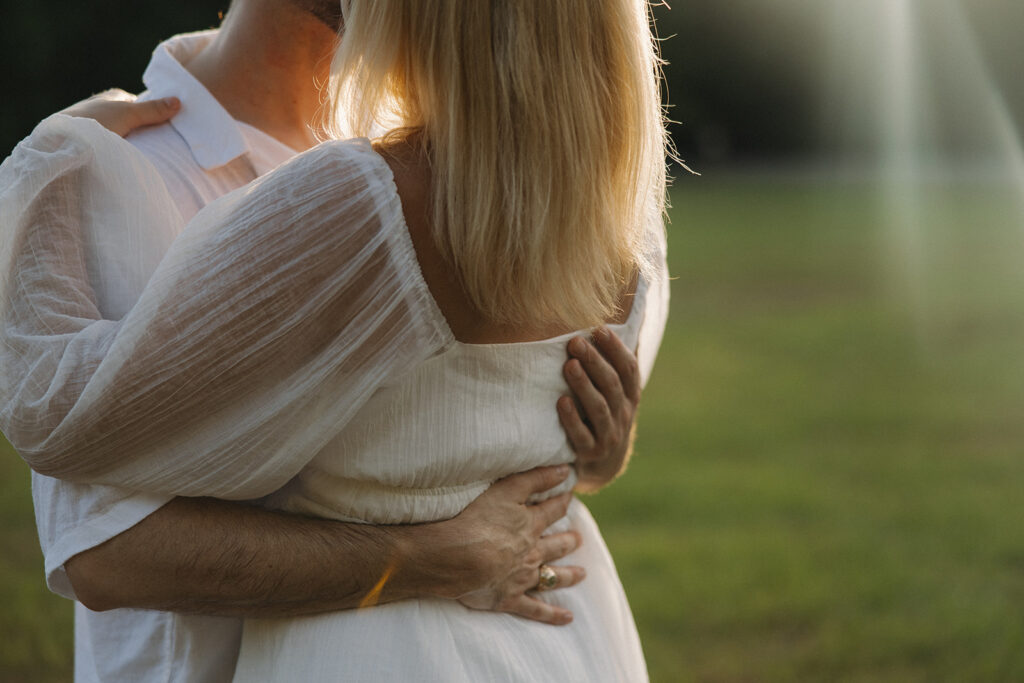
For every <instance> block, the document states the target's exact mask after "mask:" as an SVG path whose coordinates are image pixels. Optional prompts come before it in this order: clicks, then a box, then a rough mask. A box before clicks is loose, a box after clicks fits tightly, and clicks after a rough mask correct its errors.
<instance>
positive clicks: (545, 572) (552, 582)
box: [537, 564, 558, 591]
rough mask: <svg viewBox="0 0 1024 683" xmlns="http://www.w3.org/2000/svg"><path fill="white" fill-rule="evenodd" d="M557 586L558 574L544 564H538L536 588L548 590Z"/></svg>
mask: <svg viewBox="0 0 1024 683" xmlns="http://www.w3.org/2000/svg"><path fill="white" fill-rule="evenodd" d="M552 588H558V574H556V573H555V570H554V569H552V568H551V567H549V566H547V565H546V564H542V565H541V566H540V578H539V579H538V580H537V590H539V591H549V590H551V589H552Z"/></svg>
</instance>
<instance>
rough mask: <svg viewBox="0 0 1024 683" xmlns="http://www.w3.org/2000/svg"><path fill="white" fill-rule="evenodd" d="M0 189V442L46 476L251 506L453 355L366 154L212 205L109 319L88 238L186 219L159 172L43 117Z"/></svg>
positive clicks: (360, 145)
mask: <svg viewBox="0 0 1024 683" xmlns="http://www.w3.org/2000/svg"><path fill="white" fill-rule="evenodd" d="M0 188H2V189H0V211H2V213H0V222H2V224H0V259H2V260H0V267H2V268H3V270H2V280H0V315H2V324H3V328H2V332H0V392H2V394H0V428H2V430H3V432H4V434H5V435H6V436H7V438H8V439H9V440H10V442H11V443H12V445H14V447H15V449H16V450H17V451H18V452H19V454H21V456H22V457H23V458H24V459H25V460H26V461H27V462H28V463H29V465H31V466H32V467H33V469H35V470H36V471H38V472H40V473H42V474H46V475H50V476H56V477H60V478H63V479H68V480H72V481H80V482H89V483H103V484H112V485H118V486H124V487H128V488H133V489H139V490H147V491H153V492H160V493H170V494H175V495H211V496H217V497H221V498H253V497H258V496H261V495H264V494H266V493H269V492H270V491H273V490H276V489H277V488H279V487H280V486H281V485H283V484H284V483H285V482H286V481H288V480H289V479H290V478H291V477H292V476H294V475H295V474H296V473H297V472H298V471H299V470H300V469H301V468H302V467H303V466H304V465H305V464H306V463H308V462H309V461H310V460H311V459H312V458H313V456H314V455H315V454H316V453H317V451H318V450H319V449H320V448H322V447H323V445H324V444H326V443H327V442H328V441H329V440H330V439H331V438H332V436H333V435H335V434H336V433H337V432H338V431H339V430H340V428H341V427H342V426H344V424H345V423H346V421H347V420H348V419H350V418H351V416H352V415H353V414H354V413H355V412H356V411H357V410H358V409H359V407H360V406H362V405H363V403H365V401H366V400H367V399H368V398H369V397H370V395H371V394H372V393H373V392H374V391H375V389H377V388H378V387H380V386H382V385H385V384H387V383H388V382H389V381H391V380H392V379H394V378H396V377H398V376H400V375H401V374H402V373H404V372H406V371H408V370H410V369H411V368H413V367H415V366H416V365H417V364H419V363H420V362H422V361H423V360H425V359H426V358H429V357H430V356H432V355H434V354H436V353H438V352H439V351H441V350H442V349H443V348H444V347H445V346H446V345H447V344H448V343H450V342H451V341H452V340H451V337H450V334H451V333H450V331H449V330H448V328H447V326H446V325H445V324H444V321H443V318H441V317H440V313H439V312H438V311H437V310H436V305H435V304H434V302H433V299H431V298H430V295H429V291H428V290H427V288H426V286H425V284H424V283H423V280H422V276H421V275H420V273H419V267H418V264H417V262H416V258H415V253H414V251H413V248H412V243H411V241H410V240H409V237H408V233H407V232H406V229H405V223H404V219H403V218H402V213H401V205H400V203H399V200H398V197H397V194H396V193H395V191H394V185H393V181H392V179H391V175H390V170H389V169H388V168H387V166H386V164H385V163H384V162H383V160H382V159H380V157H378V156H377V155H376V154H375V153H374V152H373V151H372V149H371V148H370V146H369V143H368V142H367V141H365V140H355V141H347V142H331V143H326V144H324V145H321V146H319V147H317V148H315V149H314V150H311V151H310V152H308V153H306V154H303V155H301V156H299V157H297V158H296V159H295V160H293V161H292V162H289V163H288V164H285V165H284V166H282V167H281V168H279V169H277V170H276V171H274V172H273V173H271V174H268V175H267V176H264V177H263V178H262V179H260V180H258V181H256V182H255V183H253V184H252V185H249V186H247V187H245V188H242V189H241V190H238V191H237V192H234V193H232V194H230V195H228V196H226V197H224V198H222V199H220V200H218V201H217V202H214V203H213V204H211V205H210V206H208V207H207V208H206V209H204V210H203V211H202V212H200V213H199V214H198V215H197V216H196V217H195V218H194V219H193V220H192V221H191V222H190V223H189V225H188V226H186V227H185V229H184V232H183V233H182V234H181V235H180V236H179V237H178V238H177V239H176V240H175V242H174V244H173V245H172V246H171V249H170V251H169V252H168V253H167V255H166V256H165V257H164V259H163V260H162V261H161V262H160V265H159V266H158V267H157V269H156V272H155V274H154V275H153V277H152V279H151V280H150V281H149V283H148V284H147V286H146V288H145V290H144V291H143V293H142V295H141V297H140V298H139V300H138V302H137V303H136V304H135V306H134V307H133V308H132V309H131V310H130V311H129V312H128V314H127V315H125V316H124V317H123V318H122V319H120V320H105V319H104V318H103V315H102V314H101V311H100V310H99V309H98V308H97V305H96V302H95V296H94V295H93V292H92V289H91V286H90V273H89V270H90V268H89V263H88V258H87V253H88V249H87V248H86V245H85V240H86V239H87V236H88V234H89V232H90V231H91V230H102V229H104V226H105V225H112V224H114V223H116V222H128V223H129V224H131V225H132V226H133V228H134V229H136V230H146V229H149V228H151V227H152V226H154V225H155V224H156V223H157V222H159V221H173V220H178V221H180V218H178V215H177V211H176V210H174V207H173V204H172V203H171V200H170V198H169V196H167V193H166V191H165V190H164V189H163V183H162V181H161V180H160V178H159V176H158V175H157V174H156V171H155V169H153V168H152V167H151V166H149V164H148V162H147V161H146V160H145V158H143V157H142V156H141V155H140V154H139V153H138V152H137V151H136V150H135V149H134V148H132V147H131V146H130V145H129V144H127V143H125V142H124V141H123V140H121V139H120V138H117V137H116V136H113V135H112V134H110V133H108V132H107V131H105V130H103V129H102V128H101V127H100V126H99V125H98V124H96V123H95V122H93V121H90V120H85V119H72V118H69V117H66V116H55V117H51V119H48V120H47V121H45V122H44V123H43V124H40V126H39V127H38V128H37V129H36V131H35V132H34V133H33V134H32V135H31V136H30V137H29V138H27V139H26V140H25V141H23V142H22V143H21V144H20V145H19V146H18V148H17V149H16V150H15V152H14V153H13V154H12V156H11V157H10V158H9V159H8V160H7V161H6V162H5V163H4V165H3V167H0Z"/></svg>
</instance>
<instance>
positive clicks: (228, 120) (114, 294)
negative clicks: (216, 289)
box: [32, 31, 296, 683]
mask: <svg viewBox="0 0 1024 683" xmlns="http://www.w3.org/2000/svg"><path fill="white" fill-rule="evenodd" d="M216 33H217V32H216V31H203V32H199V33H192V34H186V35H180V36H175V37H173V38H171V39H169V40H167V41H164V42H163V43H161V44H160V45H158V46H157V48H156V49H155V50H154V51H153V56H152V59H151V61H150V64H149V66H148V67H147V68H146V71H145V73H144V74H143V76H142V81H143V83H145V85H146V88H147V89H148V91H149V92H148V93H146V94H144V95H143V96H142V98H147V97H153V96H171V95H173V96H177V97H178V98H179V99H180V100H181V103H182V113H183V114H184V112H186V111H187V112H188V113H189V115H188V116H177V117H175V118H174V119H173V120H172V121H171V122H170V123H166V124H163V125H159V126H148V127H146V128H143V129H140V130H138V131H135V132H133V133H132V134H131V135H129V136H128V137H127V138H126V139H127V140H128V142H130V143H131V145H132V146H133V147H135V148H136V149H138V150H139V151H140V152H142V154H143V155H144V156H145V157H146V159H147V160H148V161H150V162H151V163H152V164H153V167H154V168H155V169H156V170H157V172H158V173H159V174H160V177H161V178H162V179H163V181H164V184H165V185H166V187H167V191H168V193H169V194H170V196H171V200H172V202H173V203H174V205H175V207H176V208H177V209H178V213H179V214H181V217H182V218H183V219H184V220H189V219H191V218H192V217H193V216H194V215H195V214H196V213H198V212H199V210H200V209H202V207H203V206H205V205H206V204H208V203H210V202H211V201H213V200H214V199H217V198H219V197H222V196H223V195H225V194H227V193H228V192H231V191H232V190H236V189H238V188H240V187H242V186H244V185H247V184H248V183H250V182H252V181H253V180H255V179H256V177H258V176H259V175H262V174H263V173H266V172H267V171H269V170H271V169H273V168H276V167H277V166H279V165H281V164H282V163H284V162H285V161H287V160H288V159H290V158H291V157H293V156H295V154H296V152H295V151H294V150H292V149H290V148H289V147H287V146H286V145H284V144H282V143H281V142H280V141H278V140H275V139H274V138H272V137H271V136H269V135H267V134H266V133H263V132H262V131H259V130H257V129H255V128H253V127H251V126H248V125H246V124H245V123H242V122H240V121H237V120H235V119H234V118H232V116H231V115H230V114H229V113H228V112H227V110H225V109H224V107H222V106H221V105H220V103H219V102H218V101H217V99H216V98H215V97H214V96H213V95H212V94H211V93H210V92H209V91H208V90H206V88H204V87H203V86H202V84H200V83H199V82H198V81H197V80H196V79H195V77H193V76H192V75H191V74H190V73H189V72H188V70H187V69H186V68H185V67H184V66H183V64H187V63H188V62H189V61H191V60H192V59H194V58H195V56H196V55H197V54H199V53H200V52H201V51H202V50H203V49H205V48H206V47H207V46H208V45H209V44H210V43H211V42H212V41H213V40H214V38H215V37H216ZM225 143H230V144H225ZM211 150H213V151H215V152H216V153H215V154H211ZM147 225H148V227H151V228H153V229H152V230H145V229H143V230H136V231H133V232H132V233H129V234H127V235H125V234H114V233H113V231H111V230H103V231H101V230H92V231H91V233H90V234H91V235H92V236H93V237H94V238H95V239H94V240H93V241H90V242H89V243H88V244H87V249H88V252H89V255H90V256H89V259H90V260H89V264H90V273H91V274H96V273H104V274H111V273H117V274H119V275H118V277H110V276H109V275H108V276H107V277H104V278H102V282H106V283H107V284H108V286H107V287H105V288H104V287H99V286H97V284H96V283H94V285H93V290H94V293H95V295H96V302H97V305H98V308H99V309H100V310H103V311H108V312H109V314H110V315H112V316H113V317H114V318H115V319H120V318H121V317H123V316H124V315H125V314H126V313H127V312H128V310H129V309H130V308H131V307H132V306H133V305H134V303H135V301H136V300H138V297H139V295H140V294H141V293H142V291H143V288H144V286H145V284H146V282H148V281H149V278H150V277H151V276H152V274H153V271H154V270H155V269H156V266H157V265H158V264H159V262H160V260H161V259H162V257H163V255H164V254H165V253H166V252H167V249H168V248H169V247H170V245H171V243H173V241H174V238H175V237H177V234H178V233H177V232H174V233H159V232H157V231H156V230H157V228H161V227H162V228H173V229H182V228H184V224H180V225H177V224H174V223H173V222H162V223H161V224H159V225H158V224H155V223H149V224H147ZM136 286H137V287H136ZM170 499H171V496H168V495H163V494H153V493H145V492H138V491H132V490H130V489H123V488H118V487H113V486H102V485H98V484H77V483H74V482H68V481H63V480H60V479H54V478H52V477H46V476H43V475H41V474H38V473H36V472H33V473H32V500H33V506H34V508H35V517H36V526H37V529H38V533H39V545H40V548H41V549H42V551H43V558H44V568H45V572H46V583H47V585H48V586H49V587H50V590H52V591H54V592H55V593H58V594H59V595H63V596H65V597H68V598H72V599H74V598H75V597H76V596H75V594H74V589H73V587H72V585H71V582H70V581H69V580H68V576H67V574H66V572H65V570H64V564H65V562H67V561H68V560H69V559H70V558H72V557H74V556H75V555H78V554H79V553H81V552H83V551H86V550H88V549H90V548H94V547H96V546H98V545H100V544H102V543H104V542H106V541H108V540H110V539H111V538H113V537H115V536H117V535H119V534H121V533H122V532H124V531H125V530H127V529H130V528H131V527H133V526H135V525H136V524H137V523H139V521H141V520H143V519H145V518H146V517H148V516H149V515H150V514H153V512H155V511H156V510H158V509H159V508H160V507H162V506H163V505H164V504H165V503H166V502H167V501H168V500H170ZM241 638H242V620H241V619H234V618H219V617H211V616H198V615H185V614H179V613H175V612H159V611H152V610H139V609H115V610H108V611H104V612H93V611H91V610H89V609H87V608H86V607H84V606H83V605H82V604H80V603H77V602H76V603H75V670H74V680H75V681H76V683H116V682H119V681H133V682H135V683H221V682H222V681H225V680H229V679H230V678H231V674H232V672H233V671H234V670H235V663H236V661H237V660H238V648H239V644H240V642H241Z"/></svg>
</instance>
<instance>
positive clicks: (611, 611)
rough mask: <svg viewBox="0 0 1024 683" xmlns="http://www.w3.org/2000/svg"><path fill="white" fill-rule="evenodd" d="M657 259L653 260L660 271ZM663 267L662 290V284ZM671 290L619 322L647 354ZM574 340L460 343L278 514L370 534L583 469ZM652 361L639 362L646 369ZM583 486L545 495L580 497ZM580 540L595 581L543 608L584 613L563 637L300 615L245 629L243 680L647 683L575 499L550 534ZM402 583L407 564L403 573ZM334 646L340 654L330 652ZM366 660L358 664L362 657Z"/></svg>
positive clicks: (395, 610)
mask: <svg viewBox="0 0 1024 683" xmlns="http://www.w3.org/2000/svg"><path fill="white" fill-rule="evenodd" d="M658 256H663V254H660V253H659V254H656V256H655V261H656V262H661V263H663V260H662V259H660V258H658ZM663 276H664V271H663V270H661V271H660V275H659V277H658V279H657V283H658V284H661V283H664V282H665V278H664V277H663ZM663 291H664V290H663V289H662V288H661V287H660V286H659V287H656V288H655V287H650V286H649V284H648V283H647V282H646V281H644V280H641V281H640V284H639V287H638V290H637V293H636V296H635V297H634V299H633V303H632V309H631V311H630V315H629V317H628V319H627V321H626V323H625V324H623V325H612V326H610V327H611V329H612V330H614V331H615V332H616V333H617V334H618V335H619V336H620V337H621V338H622V340H623V342H624V343H625V344H626V345H628V346H630V347H635V346H636V345H637V343H638V341H639V339H640V336H641V331H642V330H643V331H645V333H646V334H648V335H650V338H654V337H659V338H660V335H661V331H662V329H663V325H664V318H659V317H657V315H648V314H649V313H650V312H651V311H652V310H653V311H658V310H664V305H663V304H664V302H659V303H655V304H654V305H650V303H652V302H653V301H654V300H655V299H658V298H659V297H660V296H662V293H663ZM570 337H571V335H563V336H559V337H555V338H553V339H548V340H543V341H535V342H528V343H519V344H461V343H458V342H455V343H453V344H450V345H448V346H446V348H445V350H444V351H443V352H441V353H440V354H438V355H437V356H434V357H432V358H430V359H429V360H427V361H425V362H423V363H421V364H420V365H419V366H418V367H416V368H415V369H414V370H412V371H411V372H410V373H409V374H408V375H406V376H405V377H404V378H403V379H402V380H401V381H398V382H395V383H393V384H391V385H389V386H387V387H382V388H381V389H379V390H378V391H377V392H376V393H375V394H374V395H373V397H372V398H371V399H370V401H369V402H367V404H366V405H365V406H363V408H362V409H361V410H360V411H359V412H358V413H356V415H354V416H353V418H352V420H351V421H350V422H349V423H348V425H347V426H346V427H345V428H344V429H343V430H342V431H341V433H340V434H339V435H338V437H337V438H336V439H334V440H333V441H332V442H331V443H329V444H327V446H326V447H325V448H324V450H323V451H321V453H320V454H318V455H317V457H316V458H314V459H313V461H312V462H311V463H310V464H309V466H307V467H306V468H305V469H303V471H302V472H301V473H299V475H298V476H296V477H295V478H294V479H293V480H292V481H291V482H289V483H288V484H287V485H286V486H285V487H284V488H283V489H281V490H280V491H278V492H277V493H275V494H274V495H272V496H271V497H270V498H269V500H268V501H267V504H268V505H270V506H271V507H276V508H281V509H285V510H289V511H291V512H296V513H300V514H307V515H315V516H318V517H328V518H333V519H339V520H345V521H361V522H368V523H372V524H398V523H409V522H430V521H435V520H439V519H447V518H449V517H452V516H454V515H456V514H458V512H459V511H461V510H462V509H463V508H464V507H465V506H466V505H468V504H469V503H470V502H472V501H473V500H474V499H475V498H476V497H477V496H478V495H479V494H480V493H482V492H483V491H484V490H485V489H486V488H487V486H488V485H489V484H490V483H491V482H492V481H494V479H496V478H498V477H501V476H503V475H505V474H508V473H509V472H516V471H523V470H527V469H530V468H533V467H538V466H541V465H557V464H562V463H568V462H572V461H573V459H574V454H573V452H572V450H571V448H570V447H569V445H568V443H567V442H566V439H565V435H564V434H563V432H562V430H561V428H560V426H559V423H558V416H557V413H556V411H555V410H554V406H555V402H556V401H557V400H558V397H559V396H561V395H564V394H565V393H566V392H567V391H568V387H567V386H566V385H565V381H564V380H563V378H562V373H561V368H562V365H563V363H564V362H565V347H566V343H567V342H568V340H569V339H570ZM649 360H650V359H648V358H643V361H644V365H645V366H647V367H649V365H650V362H649ZM571 483H572V482H571V481H570V482H567V483H566V484H564V485H563V486H560V487H558V488H556V489H554V490H552V491H549V492H546V493H545V494H544V497H547V496H550V495H554V494H556V493H558V492H560V491H562V490H565V489H567V488H569V487H570V486H571ZM568 529H574V530H576V531H577V532H578V533H579V534H580V535H581V537H582V539H583V545H582V546H581V548H580V549H579V550H578V551H576V552H575V553H573V554H572V555H570V556H568V557H566V558H565V559H563V560H561V561H560V563H565V564H578V565H580V566H583V567H584V568H585V569H586V571H587V578H586V580H585V581H583V582H582V583H580V584H578V585H577V586H573V587H572V588H566V589H562V590H558V591H555V592H551V593H542V594H540V597H541V598H542V599H544V600H546V601H549V602H552V603H554V604H558V605H560V606H562V607H566V608H568V609H570V610H572V611H573V614H574V616H575V619H574V621H573V623H572V624H571V625H570V626H567V627H564V628H563V627H551V626H548V625H545V624H538V623H532V622H527V621H525V620H523V619H520V618H517V617H513V616H510V615H507V614H496V613H489V612H480V611H474V610H471V609H468V608H466V607H464V606H463V605H461V604H459V603H457V602H453V601H450V600H407V601H403V602H399V603H394V604H389V605H384V606H381V607H376V608H373V609H368V610H358V611H347V612H338V613H334V614H326V615H320V616H316V617H311V618H299V619H288V620H281V619H247V620H246V622H245V630H244V633H243V637H242V647H241V651H240V655H239V663H238V669H237V670H236V674H235V680H236V681H239V682H241V681H253V680H260V681H274V682H280V683H285V682H286V681H296V680H301V681H311V682H324V683H326V682H327V681H336V680H346V681H413V680H415V681H422V682H425V683H427V682H430V683H474V682H476V681H530V682H532V681H587V682H588V683H591V682H593V683H602V682H607V683H613V682H620V681H630V682H636V681H644V680H646V678H647V674H646V668H645V665H644V659H643V653H642V651H641V648H640V642H639V638H638V637H637V633H636V628H635V626H634V623H633V618H632V615H631V613H630V610H629V605H628V603H627V601H626V596H625V594H624V592H623V589H622V586H621V584H620V582H619V579H618V576H617V574H616V571H615V566H614V564H613V562H612V559H611V556H610V555H609V554H608V551H607V549H606V547H605V545H604V542H603V540H602V539H601V535H600V532H599V531H598V528H597V525H596V524H595V523H594V521H593V519H592V518H591V516H590V514H589V513H588V511H587V509H586V507H585V506H584V505H583V504H582V503H581V502H580V501H578V500H576V501H573V503H572V504H571V506H570V508H569V513H568V515H567V516H566V517H565V518H563V519H562V520H560V521H559V522H558V523H556V524H555V525H553V526H552V528H551V529H549V532H555V531H564V530H568ZM394 569H395V571H397V572H401V571H402V570H403V567H401V566H398V567H395V568H394ZM332 644H335V645H336V646H335V647H332ZM354 653H358V655H357V656H356V654H354Z"/></svg>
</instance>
